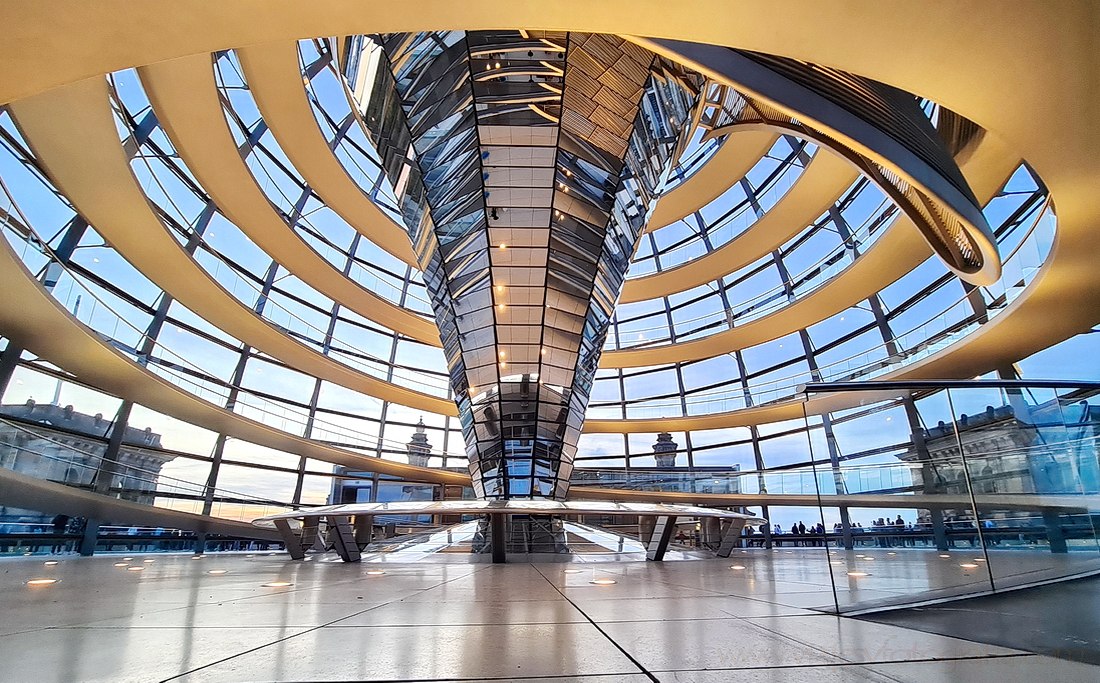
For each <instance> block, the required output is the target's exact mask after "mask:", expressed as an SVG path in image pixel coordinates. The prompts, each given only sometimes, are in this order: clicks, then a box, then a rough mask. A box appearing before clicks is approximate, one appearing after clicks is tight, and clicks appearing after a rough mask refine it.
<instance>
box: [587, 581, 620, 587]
mask: <svg viewBox="0 0 1100 683" xmlns="http://www.w3.org/2000/svg"><path fill="white" fill-rule="evenodd" d="M588 583H594V584H596V585H597V586H611V585H613V584H616V583H618V581H616V580H615V579H592V580H591V581H589V582H588Z"/></svg>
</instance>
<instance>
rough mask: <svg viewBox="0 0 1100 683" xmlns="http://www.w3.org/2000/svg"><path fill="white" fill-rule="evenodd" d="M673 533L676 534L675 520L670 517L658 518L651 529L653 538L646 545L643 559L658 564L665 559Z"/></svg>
mask: <svg viewBox="0 0 1100 683" xmlns="http://www.w3.org/2000/svg"><path fill="white" fill-rule="evenodd" d="M674 533H676V518H675V517H673V516H672V515H665V516H663V517H658V518H657V523H656V524H655V525H654V527H653V537H652V538H650V539H649V543H648V544H646V553H645V559H646V560H649V561H651V562H660V561H661V560H663V559H665V552H666V551H667V550H668V544H669V543H670V542H671V541H672V535H673V534H674Z"/></svg>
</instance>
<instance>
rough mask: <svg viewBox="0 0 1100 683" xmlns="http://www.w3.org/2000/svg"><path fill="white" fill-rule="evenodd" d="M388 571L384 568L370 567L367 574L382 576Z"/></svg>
mask: <svg viewBox="0 0 1100 683" xmlns="http://www.w3.org/2000/svg"><path fill="white" fill-rule="evenodd" d="M385 573H386V571H385V570H384V569H368V570H367V576H382V575H383V574H385Z"/></svg>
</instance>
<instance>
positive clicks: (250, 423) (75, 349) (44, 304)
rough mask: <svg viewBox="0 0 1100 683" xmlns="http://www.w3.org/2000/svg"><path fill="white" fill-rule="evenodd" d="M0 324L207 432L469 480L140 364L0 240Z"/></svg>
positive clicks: (418, 475) (70, 366)
mask: <svg viewBox="0 0 1100 683" xmlns="http://www.w3.org/2000/svg"><path fill="white" fill-rule="evenodd" d="M0 243H2V246H0V288H2V291H4V292H5V293H6V295H5V296H3V297H0V327H2V329H3V330H4V334H5V335H6V336H8V337H9V338H10V339H12V340H15V341H17V342H18V343H20V344H22V345H23V346H24V347H25V348H27V349H30V350H31V351H33V352H34V353H35V354H37V355H38V356H39V357H41V358H45V359H47V360H49V361H50V362H51V363H53V364H55V365H57V366H58V367H60V368H64V369H65V370H66V371H68V372H71V373H73V374H74V375H76V376H77V377H78V378H79V379H80V380H81V381H82V382H86V383H88V384H89V385H91V386H94V387H98V388H99V389H101V390H103V391H105V392H108V393H110V394H112V395H114V396H118V397H120V398H125V399H128V400H131V401H134V402H135V403H138V404H140V405H143V406H145V407H147V408H149V409H151V410H155V411H157V412H159V413H163V414H165V415H171V416H172V417H175V418H177V419H180V420H183V421H184V422H189V423H191V424H193V425H196V426H198V427H202V428H203V429H209V430H210V431H213V432H215V433H220V434H225V435H226V436H232V437H234V438H237V439H241V440H242V441H248V442H251V443H254V444H258V445H260V446H266V447H267V448H272V449H275V450H279V451H285V452H287V453H293V454H294V455H299V456H302V457H305V458H314V459H316V460H323V461H325V462H331V463H335V464H339V465H347V466H348V467H351V468H353V469H355V470H363V471H368V472H379V473H382V474H392V475H394V476H398V477H404V478H407V479H409V480H411V481H425V482H439V483H444V484H465V485H469V481H470V477H469V475H467V474H465V473H455V472H448V471H445V470H440V469H432V468H425V467H415V466H413V465H406V464H403V463H399V462H393V461H390V460H383V459H381V458H374V457H370V456H366V455H362V454H359V453H354V452H351V451H347V450H344V449H342V448H336V447H334V446H327V445H325V444H322V443H320V442H318V441H314V440H312V439H306V438H304V437H301V436H295V435H294V434H290V433H288V432H285V431H283V430H281V429H276V428H275V427H271V426H268V425H265V424H263V423H262V422H257V421H255V420H252V419H249V418H247V417H243V416H241V415H239V414H237V413H234V412H232V411H230V410H226V409H224V408H221V407H218V406H216V405H214V404H213V403H210V402H209V401H205V400H203V399H201V398H199V397H198V396H195V395H194V394H191V393H190V392H187V391H185V390H183V389H181V388H180V387H177V386H176V385H175V384H172V383H171V382H169V381H168V380H166V379H164V378H163V377H161V376H159V375H156V374H154V373H152V372H150V371H148V370H146V369H145V368H143V367H141V366H140V365H138V364H137V363H135V362H134V361H133V360H131V359H129V358H128V357H126V356H125V355H123V354H122V353H121V352H120V351H118V350H116V349H114V348H112V347H111V346H110V345H108V343H107V342H106V341H104V338H103V337H102V336H101V335H99V334H98V333H97V332H96V331H95V330H92V329H91V328H89V327H87V326H85V325H84V324H83V323H81V322H80V321H78V320H77V319H76V318H74V317H73V316H72V314H70V313H69V312H68V311H67V310H65V308H64V307H63V306H62V305H61V304H60V303H58V301H57V300H56V299H54V298H53V296H51V295H50V294H49V293H48V292H46V290H45V289H43V288H42V286H41V285H40V284H39V282H38V281H37V280H35V279H34V277H33V276H32V275H31V273H30V272H29V271H28V270H27V269H26V267H25V266H24V265H23V263H22V262H21V261H20V260H19V257H18V256H16V255H15V252H13V251H12V249H11V247H10V246H9V244H8V242H7V240H0Z"/></svg>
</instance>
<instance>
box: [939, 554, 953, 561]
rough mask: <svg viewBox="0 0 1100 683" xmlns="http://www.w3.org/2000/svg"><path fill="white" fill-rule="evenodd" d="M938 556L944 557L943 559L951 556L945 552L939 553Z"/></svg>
mask: <svg viewBox="0 0 1100 683" xmlns="http://www.w3.org/2000/svg"><path fill="white" fill-rule="evenodd" d="M940 557H942V558H944V559H945V560H946V559H947V558H949V557H951V556H950V555H948V554H947V553H941V554H940Z"/></svg>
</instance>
